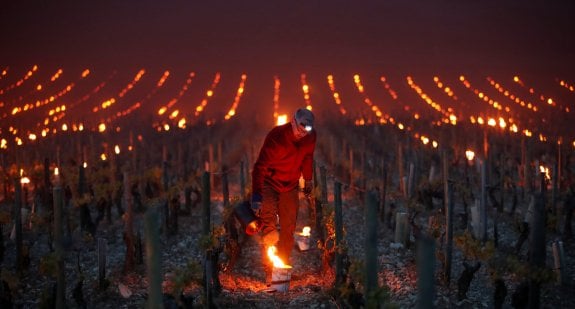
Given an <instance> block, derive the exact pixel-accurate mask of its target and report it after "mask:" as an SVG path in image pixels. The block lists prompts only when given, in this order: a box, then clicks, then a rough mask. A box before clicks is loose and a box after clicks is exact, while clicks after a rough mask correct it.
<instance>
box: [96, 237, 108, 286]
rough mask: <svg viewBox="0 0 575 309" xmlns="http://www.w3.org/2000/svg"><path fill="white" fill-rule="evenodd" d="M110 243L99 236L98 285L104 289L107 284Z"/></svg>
mask: <svg viewBox="0 0 575 309" xmlns="http://www.w3.org/2000/svg"><path fill="white" fill-rule="evenodd" d="M107 247H108V244H107V243H106V239H105V238H101V237H100V238H98V286H99V288H100V289H104V288H105V287H106V286H107V284H106V261H107V257H106V252H107V249H108V248H107Z"/></svg>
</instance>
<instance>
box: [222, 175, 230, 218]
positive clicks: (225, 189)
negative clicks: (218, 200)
mask: <svg viewBox="0 0 575 309" xmlns="http://www.w3.org/2000/svg"><path fill="white" fill-rule="evenodd" d="M228 173H229V169H228V167H227V165H224V166H222V196H223V198H224V208H228V207H230V189H229V184H228Z"/></svg>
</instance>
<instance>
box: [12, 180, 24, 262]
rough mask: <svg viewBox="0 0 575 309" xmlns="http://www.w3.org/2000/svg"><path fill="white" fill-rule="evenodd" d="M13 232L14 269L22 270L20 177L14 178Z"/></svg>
mask: <svg viewBox="0 0 575 309" xmlns="http://www.w3.org/2000/svg"><path fill="white" fill-rule="evenodd" d="M13 214H14V234H15V238H16V269H17V270H18V273H22V271H24V253H23V244H22V184H21V182H20V177H17V178H16V179H15V180H14V210H13Z"/></svg>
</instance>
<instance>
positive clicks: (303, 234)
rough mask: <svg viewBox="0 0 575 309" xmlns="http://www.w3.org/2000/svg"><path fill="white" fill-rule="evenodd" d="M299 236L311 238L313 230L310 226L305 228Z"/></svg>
mask: <svg viewBox="0 0 575 309" xmlns="http://www.w3.org/2000/svg"><path fill="white" fill-rule="evenodd" d="M299 235H300V236H307V237H310V236H311V228H310V227H309V226H304V227H303V229H302V230H301V233H299Z"/></svg>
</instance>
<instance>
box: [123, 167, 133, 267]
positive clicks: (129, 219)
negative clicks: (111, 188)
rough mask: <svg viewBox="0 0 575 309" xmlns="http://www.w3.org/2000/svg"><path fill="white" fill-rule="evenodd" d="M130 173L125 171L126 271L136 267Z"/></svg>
mask: <svg viewBox="0 0 575 309" xmlns="http://www.w3.org/2000/svg"><path fill="white" fill-rule="evenodd" d="M129 176H130V175H129V173H128V172H124V202H125V203H126V214H125V215H126V216H125V218H124V220H125V222H124V239H125V243H126V259H125V261H124V272H130V271H132V270H133V269H134V260H135V250H134V244H135V242H134V234H133V233H134V232H133V230H134V209H133V203H132V194H131V192H130V178H129Z"/></svg>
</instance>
